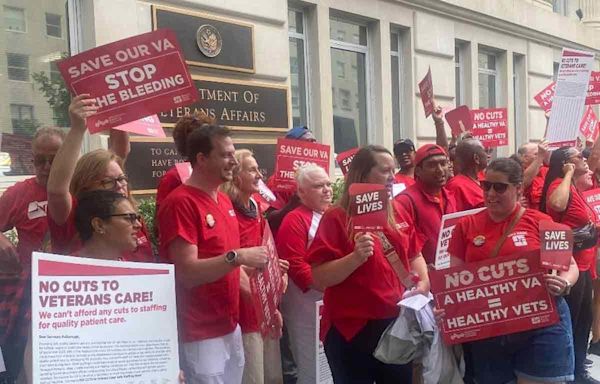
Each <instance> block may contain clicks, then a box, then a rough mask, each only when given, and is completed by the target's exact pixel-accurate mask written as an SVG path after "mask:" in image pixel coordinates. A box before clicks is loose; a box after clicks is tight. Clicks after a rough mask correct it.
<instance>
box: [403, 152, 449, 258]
mask: <svg viewBox="0 0 600 384" xmlns="http://www.w3.org/2000/svg"><path fill="white" fill-rule="evenodd" d="M447 171H448V156H447V155H446V151H444V149H443V148H442V147H440V146H439V145H435V144H426V145H423V146H422V147H420V148H419V149H418V150H417V152H416V154H415V178H416V183H415V184H414V185H411V186H410V187H408V188H407V189H405V190H404V191H403V192H402V193H400V194H399V195H398V196H396V201H397V203H398V204H396V205H395V206H396V209H398V215H399V216H400V218H402V217H407V216H408V220H407V222H413V223H414V225H415V229H416V231H417V233H418V234H419V235H420V236H421V237H422V239H423V240H424V241H425V244H424V246H423V256H424V257H425V261H426V262H427V263H428V264H429V263H433V262H434V261H435V249H436V246H437V238H438V234H439V231H440V225H441V222H442V215H445V214H447V213H453V212H456V202H455V200H454V195H453V194H452V193H451V192H450V191H448V190H447V189H446V188H445V187H444V186H445V185H446V182H447V180H448V177H447Z"/></svg>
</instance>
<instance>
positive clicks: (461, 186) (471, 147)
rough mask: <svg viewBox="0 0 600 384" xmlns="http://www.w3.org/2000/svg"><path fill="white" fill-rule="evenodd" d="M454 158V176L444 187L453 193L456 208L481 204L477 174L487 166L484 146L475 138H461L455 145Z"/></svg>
mask: <svg viewBox="0 0 600 384" xmlns="http://www.w3.org/2000/svg"><path fill="white" fill-rule="evenodd" d="M455 160H456V168H455V169H454V177H452V178H451V179H450V180H449V181H448V183H447V184H446V189H448V190H449V191H450V192H452V193H453V194H454V198H455V200H456V210H457V211H466V210H468V209H473V208H479V207H481V206H483V191H482V189H481V185H480V183H479V179H478V176H477V175H478V173H479V172H481V171H483V170H484V169H485V167H487V154H486V153H485V148H484V147H483V145H482V144H481V142H480V141H479V140H477V139H473V138H469V139H464V140H461V141H460V142H459V143H458V145H457V146H456V159H455Z"/></svg>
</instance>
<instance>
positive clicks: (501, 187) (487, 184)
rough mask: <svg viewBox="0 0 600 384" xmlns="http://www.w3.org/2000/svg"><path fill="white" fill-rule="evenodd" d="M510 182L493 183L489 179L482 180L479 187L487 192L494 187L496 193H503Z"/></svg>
mask: <svg viewBox="0 0 600 384" xmlns="http://www.w3.org/2000/svg"><path fill="white" fill-rule="evenodd" d="M509 185H510V184H508V183H493V182H491V181H485V180H484V181H482V182H481V187H482V188H483V190H484V191H485V192H489V190H490V189H492V188H494V191H496V193H504V192H506V189H507V188H508V186H509Z"/></svg>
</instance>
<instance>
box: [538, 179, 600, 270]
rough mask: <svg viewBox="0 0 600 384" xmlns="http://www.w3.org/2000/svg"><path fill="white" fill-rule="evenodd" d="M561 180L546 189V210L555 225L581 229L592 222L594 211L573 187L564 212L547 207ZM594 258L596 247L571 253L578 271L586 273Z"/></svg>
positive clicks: (555, 181)
mask: <svg viewBox="0 0 600 384" xmlns="http://www.w3.org/2000/svg"><path fill="white" fill-rule="evenodd" d="M562 180H563V179H562V178H558V179H556V180H554V181H553V182H552V183H551V184H550V186H549V187H548V192H547V194H546V209H547V211H548V214H549V215H550V217H552V219H553V220H554V221H556V222H557V223H563V224H565V225H568V226H569V227H571V228H573V229H574V228H580V227H583V226H584V225H586V224H587V223H589V222H590V221H591V222H594V220H595V215H594V211H592V209H591V208H590V207H589V206H588V205H587V203H586V202H585V199H584V198H583V197H582V196H581V194H580V193H579V191H578V190H577V189H576V188H575V187H574V186H573V185H571V187H570V190H571V192H570V193H571V195H570V198H569V200H570V201H569V205H568V207H567V209H566V210H565V211H564V212H556V211H553V210H552V209H551V208H550V207H549V206H548V201H549V199H550V196H551V195H552V193H553V192H554V191H555V190H556V188H557V187H558V186H559V184H560V183H561V181H562ZM595 257H596V247H592V248H588V249H584V250H582V251H575V252H573V258H575V261H576V262H577V266H578V267H579V270H580V271H588V270H589V269H590V267H591V266H592V263H593V261H594V258H595Z"/></svg>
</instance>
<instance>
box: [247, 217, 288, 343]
mask: <svg viewBox="0 0 600 384" xmlns="http://www.w3.org/2000/svg"><path fill="white" fill-rule="evenodd" d="M262 245H263V246H265V247H267V254H268V257H269V262H268V263H267V266H266V267H265V268H263V269H262V270H256V271H255V272H254V273H251V274H250V289H251V290H252V298H253V300H254V308H256V315H257V316H258V321H259V322H260V324H261V332H262V334H263V335H266V334H267V333H268V332H270V331H272V329H273V326H275V325H276V317H275V312H276V311H277V307H278V306H279V303H280V302H281V295H282V294H283V291H282V288H283V285H282V276H281V269H280V268H279V257H277V248H275V240H274V239H273V233H272V232H271V228H270V227H269V224H268V223H266V225H265V229H264V231H263V240H262Z"/></svg>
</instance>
